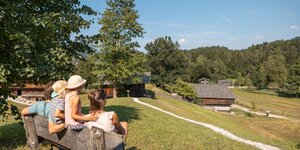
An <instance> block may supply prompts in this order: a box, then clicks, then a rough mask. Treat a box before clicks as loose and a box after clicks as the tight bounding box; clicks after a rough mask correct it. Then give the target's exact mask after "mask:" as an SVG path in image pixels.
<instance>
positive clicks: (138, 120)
mask: <svg viewBox="0 0 300 150" xmlns="http://www.w3.org/2000/svg"><path fill="white" fill-rule="evenodd" d="M82 104H83V111H84V112H87V111H88V107H87V104H88V101H87V97H86V95H82ZM106 109H107V110H113V111H116V112H117V114H118V115H119V116H120V120H122V121H127V122H129V134H128V139H127V143H126V149H256V148H254V147H251V146H248V145H245V144H242V143H239V142H235V141H233V140H230V139H228V138H226V137H224V136H222V135H219V134H216V133H214V132H211V131H210V130H207V129H206V128H204V127H201V126H198V125H194V124H190V123H188V122H186V121H182V120H179V119H175V118H173V117H170V116H168V115H166V114H163V113H160V112H158V111H155V110H153V109H151V108H148V107H145V106H142V105H140V104H137V103H134V102H133V101H132V99H131V98H117V99H109V100H108V104H107V107H106ZM8 121H9V122H7V123H1V124H0V133H1V134H0V145H1V146H0V149H29V148H28V147H27V146H26V145H25V144H26V138H25V131H24V129H23V127H22V126H21V125H20V124H18V123H17V122H16V121H13V120H8ZM43 149H49V145H47V144H44V145H43Z"/></svg>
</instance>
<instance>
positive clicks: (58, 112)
mask: <svg viewBox="0 0 300 150" xmlns="http://www.w3.org/2000/svg"><path fill="white" fill-rule="evenodd" d="M54 116H55V117H57V118H60V119H65V114H64V111H62V110H58V109H56V110H55V112H54Z"/></svg>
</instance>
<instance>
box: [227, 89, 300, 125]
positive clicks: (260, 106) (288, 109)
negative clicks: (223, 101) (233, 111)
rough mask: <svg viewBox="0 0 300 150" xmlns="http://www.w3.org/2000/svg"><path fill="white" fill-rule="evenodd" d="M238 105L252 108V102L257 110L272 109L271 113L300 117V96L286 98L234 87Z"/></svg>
mask: <svg viewBox="0 0 300 150" xmlns="http://www.w3.org/2000/svg"><path fill="white" fill-rule="evenodd" d="M232 91H233V93H234V95H235V96H236V103H237V104H238V105H242V106H246V107H249V108H251V107H252V102H253V103H254V104H255V106H256V111H263V112H265V111H266V110H270V111H271V113H274V114H277V115H283V116H287V117H292V118H296V119H300V98H285V97H279V96H276V95H270V94H261V93H257V92H248V91H245V90H241V89H232Z"/></svg>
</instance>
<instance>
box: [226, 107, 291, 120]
mask: <svg viewBox="0 0 300 150" xmlns="http://www.w3.org/2000/svg"><path fill="white" fill-rule="evenodd" d="M231 107H232V108H236V109H239V110H242V111H245V112H249V113H254V114H257V115H261V116H266V114H265V113H261V112H253V111H250V110H249V109H248V108H246V107H242V106H239V105H236V104H233V105H231ZM269 117H272V118H279V119H288V118H287V117H284V116H279V115H273V114H269Z"/></svg>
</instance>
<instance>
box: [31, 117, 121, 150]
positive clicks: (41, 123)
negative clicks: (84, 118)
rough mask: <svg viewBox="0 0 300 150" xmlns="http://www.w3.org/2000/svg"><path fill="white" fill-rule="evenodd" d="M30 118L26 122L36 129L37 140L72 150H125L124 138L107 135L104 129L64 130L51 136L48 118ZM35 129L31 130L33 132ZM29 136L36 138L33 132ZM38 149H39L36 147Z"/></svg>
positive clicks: (117, 135)
mask: <svg viewBox="0 0 300 150" xmlns="http://www.w3.org/2000/svg"><path fill="white" fill-rule="evenodd" d="M28 118H30V119H31V120H32V121H31V122H28V121H27V120H28V119H27V120H25V121H27V126H32V127H33V128H34V129H35V131H36V132H34V133H35V137H36V139H37V137H41V138H43V139H46V140H48V141H50V142H52V143H53V144H54V145H57V146H59V147H62V148H66V149H72V150H82V149H87V150H104V149H106V150H111V149H116V150H124V149H125V145H124V140H123V136H122V135H119V134H114V133H105V132H103V130H102V129H99V128H96V127H93V128H92V130H91V131H90V130H89V129H88V128H84V129H82V130H81V131H80V132H76V131H73V130H71V129H64V130H62V131H61V132H59V133H56V134H50V133H49V132H48V120H47V118H45V117H42V116H39V115H35V116H34V117H32V116H31V117H28ZM30 119H29V120H30ZM25 128H27V127H25ZM33 128H32V129H31V130H33ZM26 133H27V132H26ZM28 135H30V136H34V135H31V132H29V134H28ZM27 137H28V136H27ZM28 139H29V138H28ZM31 139H32V138H31ZM36 143H37V141H36ZM36 148H38V147H37V146H36Z"/></svg>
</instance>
